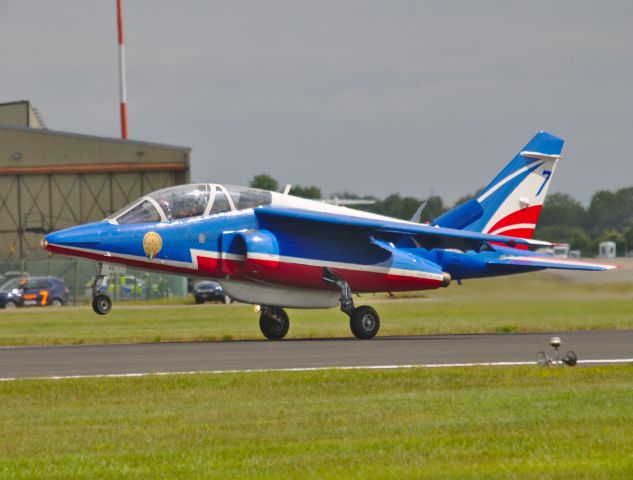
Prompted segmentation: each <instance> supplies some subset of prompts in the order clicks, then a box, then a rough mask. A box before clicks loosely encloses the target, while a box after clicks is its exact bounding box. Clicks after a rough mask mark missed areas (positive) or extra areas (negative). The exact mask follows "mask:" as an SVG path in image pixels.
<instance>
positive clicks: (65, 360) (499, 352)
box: [0, 330, 633, 380]
mask: <svg viewBox="0 0 633 480" xmlns="http://www.w3.org/2000/svg"><path fill="white" fill-rule="evenodd" d="M552 335H555V333H538V334H494V335H488V334H486V335H433V336H413V337H377V338H375V339H373V340H370V341H360V340H356V339H314V340H312V339H309V340H284V341H280V342H271V341H267V340H261V341H230V342H197V343H152V344H125V345H77V346H51V347H4V348H0V379H3V380H6V379H14V378H25V377H70V376H93V375H133V374H148V373H169V372H188V373H189V372H205V371H212V372H222V371H238V370H239V371H248V370H268V369H270V370H283V369H312V368H328V367H341V368H350V367H374V368H376V367H396V366H415V365H426V366H433V365H446V364H471V363H498V362H502V363H506V362H507V363H517V362H518V363H519V364H520V363H521V362H535V359H536V354H537V353H538V351H539V350H543V351H545V352H546V353H548V354H553V353H554V351H553V349H552V348H551V347H550V346H549V339H550V338H551V337H552ZM556 335H558V336H560V337H561V339H562V342H563V344H562V347H561V352H563V353H564V352H566V351H567V350H574V351H575V352H576V354H577V355H578V358H579V360H581V361H583V360H584V361H587V360H591V361H605V360H607V361H609V360H614V359H631V358H633V330H625V331H591V332H566V333H562V334H556Z"/></svg>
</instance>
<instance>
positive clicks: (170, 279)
mask: <svg viewBox="0 0 633 480" xmlns="http://www.w3.org/2000/svg"><path fill="white" fill-rule="evenodd" d="M95 272H96V263H95V262H92V261H88V260H80V259H75V258H64V257H51V258H48V259H47V260H34V261H24V263H23V265H20V262H0V273H1V274H4V275H6V274H7V273H8V274H9V275H11V276H18V275H24V274H28V275H29V276H30V277H39V276H49V275H50V276H54V277H59V278H62V279H63V280H64V282H66V286H67V287H68V289H69V291H70V298H69V303H72V304H73V305H78V304H81V303H85V302H87V301H89V300H90V299H91V295H92V293H91V290H90V285H91V284H92V281H93V279H94V276H95ZM2 283H3V282H2ZM104 288H107V290H108V292H109V295H110V296H112V299H113V300H117V301H121V300H151V299H157V298H165V297H170V296H182V295H186V294H187V279H186V277H181V276H176V275H165V274H157V273H150V272H146V271H142V270H134V269H127V270H126V273H124V274H117V275H114V276H113V278H108V279H106V286H105V287H104Z"/></svg>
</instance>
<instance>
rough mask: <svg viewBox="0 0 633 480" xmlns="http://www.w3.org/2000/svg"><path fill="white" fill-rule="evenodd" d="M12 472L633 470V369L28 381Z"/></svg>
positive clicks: (9, 457) (16, 424)
mask: <svg viewBox="0 0 633 480" xmlns="http://www.w3.org/2000/svg"><path fill="white" fill-rule="evenodd" d="M0 398H1V399H2V408H1V409H0V478H7V479H22V478H50V479H57V478H59V479H70V478H100V479H108V478H151V479H158V478H222V479H225V478H308V477H311V478H359V479H360V478H455V479H457V478H556V479H558V478H632V477H633V447H632V445H633V429H631V424H632V423H633V409H632V408H631V405H633V366H610V367H590V368H576V369H569V368H551V369H541V368H538V367H515V368H505V367H504V368H502V367H497V368H462V369H458V368H454V369H401V370H392V371H362V370H360V371H341V370H326V371H318V372H283V373H279V372H277V373H273V372H270V373H257V374H255V373H244V374H221V375H205V374H201V375H190V376H180V375H176V376H166V377H155V376H151V377H143V378H110V379H76V380H60V381H36V380H20V381H13V382H5V383H2V384H0Z"/></svg>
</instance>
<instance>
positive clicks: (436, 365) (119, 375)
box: [0, 358, 633, 382]
mask: <svg viewBox="0 0 633 480" xmlns="http://www.w3.org/2000/svg"><path fill="white" fill-rule="evenodd" d="M578 363H579V364H613V363H633V358H610V359H595V360H578ZM522 365H536V362H472V363H420V364H411V365H364V366H354V367H349V366H348V367H302V368H260V369H247V370H192V371H185V372H135V373H104V374H91V375H52V376H48V377H4V378H0V382H13V381H16V380H73V379H79V378H134V377H151V376H155V377H162V376H168V375H201V374H207V375H208V374H223V373H264V372H316V371H320V370H397V369H405V368H450V367H504V366H505V367H512V366H522Z"/></svg>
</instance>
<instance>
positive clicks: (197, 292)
mask: <svg viewBox="0 0 633 480" xmlns="http://www.w3.org/2000/svg"><path fill="white" fill-rule="evenodd" d="M193 298H194V299H195V301H196V303H204V302H224V303H231V297H229V296H228V295H225V293H224V290H222V286H221V285H220V284H219V283H218V282H214V281H211V280H203V281H201V282H198V283H196V284H195V285H194V286H193Z"/></svg>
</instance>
